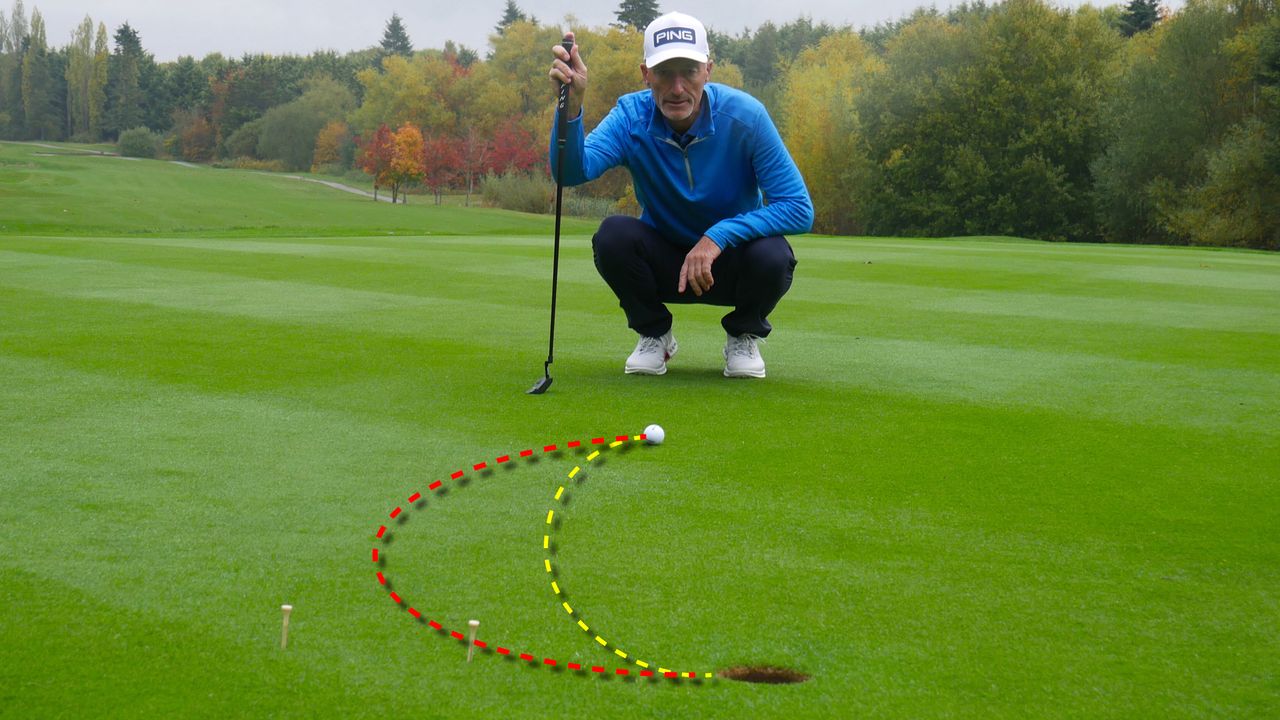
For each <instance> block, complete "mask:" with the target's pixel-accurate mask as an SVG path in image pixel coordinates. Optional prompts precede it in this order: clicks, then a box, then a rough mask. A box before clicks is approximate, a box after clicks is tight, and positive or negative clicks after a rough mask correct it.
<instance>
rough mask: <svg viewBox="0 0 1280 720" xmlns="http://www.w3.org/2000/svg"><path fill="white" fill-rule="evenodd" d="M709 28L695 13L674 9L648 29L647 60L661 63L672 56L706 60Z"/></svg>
mask: <svg viewBox="0 0 1280 720" xmlns="http://www.w3.org/2000/svg"><path fill="white" fill-rule="evenodd" d="M708 57H710V55H709V54H708V50H707V29H706V28H705V27H703V26H702V23H700V22H698V19H697V18H695V17H693V16H692V15H685V14H684V13H678V12H671V13H667V14H666V15H663V16H662V17H660V18H658V19H657V20H654V21H653V22H651V23H649V27H647V28H645V29H644V64H645V65H647V66H649V67H651V68H652V67H657V66H658V65H661V64H662V63H664V62H666V61H668V60H670V59H672V58H689V59H690V60H695V61H697V62H702V63H704V62H706V61H707V58H708Z"/></svg>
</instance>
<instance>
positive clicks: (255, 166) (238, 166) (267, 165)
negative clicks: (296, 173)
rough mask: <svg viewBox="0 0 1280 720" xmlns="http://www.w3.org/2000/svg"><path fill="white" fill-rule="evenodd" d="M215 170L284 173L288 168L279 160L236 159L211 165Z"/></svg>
mask: <svg viewBox="0 0 1280 720" xmlns="http://www.w3.org/2000/svg"><path fill="white" fill-rule="evenodd" d="M213 166H214V167H216V168H232V169H235V170H259V171H262V172H285V170H287V169H288V168H286V167H285V166H284V163H282V162H280V161H279V160H259V159H257V158H251V157H238V158H235V159H234V160H224V161H221V162H216V163H214V164H213Z"/></svg>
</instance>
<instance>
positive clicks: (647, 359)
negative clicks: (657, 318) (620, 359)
mask: <svg viewBox="0 0 1280 720" xmlns="http://www.w3.org/2000/svg"><path fill="white" fill-rule="evenodd" d="M679 347H680V346H679V344H677V343H676V337H675V336H674V335H672V334H671V331H670V330H668V331H667V334H666V335H663V336H662V337H641V338H640V340H639V341H638V342H637V343H636V349H635V350H632V351H631V354H630V355H628V356H627V366H626V368H625V370H626V372H627V373H633V374H636V375H662V374H664V373H666V372H667V361H668V360H670V359H671V358H672V357H673V356H674V355H675V354H676V350H678V349H679Z"/></svg>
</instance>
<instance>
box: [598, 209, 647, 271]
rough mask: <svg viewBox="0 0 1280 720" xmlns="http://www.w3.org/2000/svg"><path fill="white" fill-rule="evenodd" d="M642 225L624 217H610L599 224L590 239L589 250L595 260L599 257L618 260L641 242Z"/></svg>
mask: <svg viewBox="0 0 1280 720" xmlns="http://www.w3.org/2000/svg"><path fill="white" fill-rule="evenodd" d="M643 225H644V223H642V222H640V221H639V220H637V219H636V218H633V217H628V216H626V215H611V216H609V217H607V218H605V219H604V222H602V223H600V228H599V229H598V230H596V234H595V235H593V236H592V237H591V249H592V250H593V251H594V252H595V255H596V259H597V261H599V259H600V258H601V257H605V258H611V259H612V258H618V257H620V256H622V255H623V254H624V253H626V252H628V251H630V250H632V249H634V248H635V247H636V246H637V245H638V244H639V243H641V242H642V241H643V234H642V231H643V229H644V228H643Z"/></svg>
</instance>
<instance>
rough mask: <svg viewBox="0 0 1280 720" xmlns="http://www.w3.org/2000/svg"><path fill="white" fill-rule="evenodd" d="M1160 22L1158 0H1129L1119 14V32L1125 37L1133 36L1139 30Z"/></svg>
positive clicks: (1148, 28) (1149, 27)
mask: <svg viewBox="0 0 1280 720" xmlns="http://www.w3.org/2000/svg"><path fill="white" fill-rule="evenodd" d="M1158 22H1160V3H1159V2H1158V0H1129V5H1128V7H1126V8H1125V9H1124V13H1123V14H1121V16H1120V32H1122V33H1124V36H1125V37H1133V36H1134V35H1137V34H1138V33H1140V32H1143V31H1145V30H1150V29H1151V28H1153V27H1155V24H1156V23H1158Z"/></svg>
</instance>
